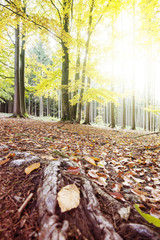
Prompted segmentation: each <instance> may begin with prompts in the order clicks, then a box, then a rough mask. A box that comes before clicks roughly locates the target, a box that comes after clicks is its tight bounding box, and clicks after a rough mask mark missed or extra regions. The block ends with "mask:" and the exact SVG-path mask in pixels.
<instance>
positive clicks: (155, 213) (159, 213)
mask: <svg viewBox="0 0 160 240" xmlns="http://www.w3.org/2000/svg"><path fill="white" fill-rule="evenodd" d="M150 215H151V216H153V217H156V218H159V219H160V211H158V210H156V209H154V208H151V210H150Z"/></svg>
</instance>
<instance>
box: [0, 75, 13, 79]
mask: <svg viewBox="0 0 160 240" xmlns="http://www.w3.org/2000/svg"><path fill="white" fill-rule="evenodd" d="M0 77H1V78H3V79H7V78H14V77H7V76H5V75H0Z"/></svg>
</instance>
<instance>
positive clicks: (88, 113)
mask: <svg viewBox="0 0 160 240" xmlns="http://www.w3.org/2000/svg"><path fill="white" fill-rule="evenodd" d="M90 84H91V80H90V78H89V77H88V88H90ZM84 124H90V102H87V104H86V116H85V122H84Z"/></svg>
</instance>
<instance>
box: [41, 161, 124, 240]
mask: <svg viewBox="0 0 160 240" xmlns="http://www.w3.org/2000/svg"><path fill="white" fill-rule="evenodd" d="M70 166H72V167H75V166H74V165H73V164H72V163H71V161H63V160H62V161H60V160H58V161H54V162H52V163H50V164H49V165H48V166H47V168H46V169H45V172H44V180H43V183H42V185H41V186H40V187H39V189H38V192H37V195H38V201H37V206H38V209H39V217H40V222H41V224H40V231H39V240H44V239H46V240H47V239H53V238H54V239H56V240H58V239H61V240H65V239H90V240H100V239H108V240H122V238H121V237H120V235H119V234H118V233H117V232H116V231H115V229H114V227H113V225H112V224H111V223H110V222H109V221H108V220H107V219H106V218H105V217H104V215H103V213H102V212H101V210H100V205H99V202H98V199H97V197H96V195H95V194H94V189H93V186H94V184H93V185H92V183H91V182H90V180H89V179H87V178H86V177H85V174H84V173H83V172H82V174H81V175H80V176H78V175H77V176H76V175H73V174H72V175H68V174H67V172H66V171H67V169H68V167H70ZM73 183H75V184H76V185H77V187H78V189H79V190H80V192H81V194H80V196H81V200H80V204H79V206H78V207H77V208H75V209H72V210H70V211H67V212H63V213H62V212H61V211H60V209H59V206H58V204H57V193H58V191H59V190H60V189H61V188H62V187H63V186H66V185H68V184H73ZM95 185H96V184H95ZM96 188H97V189H98V191H99V192H100V191H101V189H99V188H98V186H97V185H96ZM101 192H103V191H101ZM100 194H101V193H100ZM104 196H105V197H107V198H108V199H110V200H111V201H112V203H113V202H114V201H115V200H114V199H113V198H112V197H111V196H110V195H108V194H107V193H105V192H104ZM117 206H118V204H117V202H116V207H117Z"/></svg>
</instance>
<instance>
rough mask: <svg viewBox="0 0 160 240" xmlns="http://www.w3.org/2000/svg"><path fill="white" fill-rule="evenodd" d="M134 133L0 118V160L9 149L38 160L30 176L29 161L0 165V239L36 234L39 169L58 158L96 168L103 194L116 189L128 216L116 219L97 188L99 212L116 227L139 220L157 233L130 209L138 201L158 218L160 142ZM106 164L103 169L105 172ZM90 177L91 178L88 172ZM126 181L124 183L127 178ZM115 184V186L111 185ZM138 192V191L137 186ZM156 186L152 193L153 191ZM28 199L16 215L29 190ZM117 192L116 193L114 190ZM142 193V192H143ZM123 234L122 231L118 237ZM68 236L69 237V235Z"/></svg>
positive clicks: (109, 204) (156, 136)
mask: <svg viewBox="0 0 160 240" xmlns="http://www.w3.org/2000/svg"><path fill="white" fill-rule="evenodd" d="M138 135H140V133H138V132H136V131H135V132H133V131H125V130H119V131H118V130H111V129H107V128H103V129H100V128H94V127H91V126H84V125H77V124H64V123H60V122H58V123H54V122H42V121H34V120H30V119H28V120H24V119H11V118H1V119H0V160H4V159H6V156H7V155H8V154H10V153H11V154H13V153H14V152H16V151H18V152H22V153H23V152H29V153H31V154H32V155H34V156H39V157H41V159H42V160H43V161H42V162H41V167H40V168H39V169H37V170H35V171H33V172H32V173H30V174H29V175H26V174H25V172H24V169H25V168H26V166H28V165H30V164H29V163H27V164H26V165H23V166H11V165H10V161H12V159H11V158H13V160H14V159H16V158H18V156H17V155H15V156H14V155H13V157H11V155H10V157H9V158H10V160H9V161H8V162H7V163H5V164H3V165H1V166H0V239H2V240H5V239H6V240H8V239H16V240H18V239H22V238H23V239H24V240H29V239H37V233H38V231H39V223H38V212H37V208H36V199H37V196H36V191H37V187H38V184H39V181H40V179H42V178H43V169H44V167H45V166H47V164H48V162H50V161H52V160H56V159H59V158H62V157H64V158H69V159H70V160H71V161H72V160H73V161H79V163H80V164H81V167H82V168H83V169H84V170H85V173H86V176H88V171H89V170H91V169H92V170H97V169H98V170H97V171H98V172H99V174H101V175H104V176H105V178H106V182H107V186H103V185H100V186H99V187H100V188H101V189H102V190H103V191H104V192H106V193H108V194H112V193H115V192H116V196H115V197H116V199H117V201H118V202H119V203H122V204H123V205H124V207H125V206H130V207H131V214H130V216H129V219H128V221H125V220H123V219H121V217H120V215H119V213H118V212H117V209H116V207H115V204H113V203H112V202H107V201H106V199H105V198H104V197H103V196H102V194H98V193H96V196H97V198H98V201H99V204H100V208H101V211H102V212H103V214H104V216H105V217H106V218H107V219H109V220H110V221H111V223H112V224H113V225H114V228H115V229H116V230H117V231H118V229H119V226H120V224H121V223H125V222H127V223H129V222H132V223H141V224H145V225H147V226H149V227H150V228H152V229H154V230H155V231H156V232H157V233H159V234H160V228H158V227H154V226H153V225H152V224H148V223H147V221H145V220H144V219H143V218H142V217H141V216H140V215H139V214H138V213H137V212H136V210H135V209H134V204H135V203H138V204H143V206H141V207H142V208H141V209H142V211H143V212H145V213H150V210H151V209H152V210H151V212H152V213H153V212H154V213H156V216H157V217H159V218H160V193H159V192H158V191H159V190H160V171H159V170H160V141H159V135H158V134H157V135H148V136H143V137H138V138H135V137H136V136H138ZM86 155H87V156H89V157H92V158H93V159H95V160H96V165H98V163H99V162H101V161H103V162H101V164H104V163H106V165H105V168H99V167H97V166H94V165H92V164H90V163H88V162H87V161H86V160H85V158H84V156H86ZM104 169H105V171H104ZM88 177H89V178H90V180H91V181H95V179H94V177H93V178H91V177H90V176H88ZM125 177H127V179H130V180H131V182H130V184H129V185H128V186H126V184H124V182H126V181H127V180H126V178H125ZM118 184H119V186H120V184H122V185H121V187H120V189H114V187H115V185H116V186H118ZM137 189H138V190H141V191H143V192H138V190H137ZM154 189H156V191H157V192H156V193H155V194H156V195H155V194H154V191H152V190H154ZM31 192H32V193H34V195H33V198H32V199H31V200H30V202H29V203H28V205H27V206H26V207H25V209H24V210H23V212H22V214H21V215H18V209H19V208H20V206H21V205H22V203H23V202H24V200H25V199H26V198H27V197H28V195H29V194H30V193H31ZM117 192H120V194H121V195H120V196H119V195H118V194H117ZM144 192H145V193H146V194H144ZM123 198H124V199H125V201H123ZM122 237H123V236H122ZM70 239H73V238H71V237H70Z"/></svg>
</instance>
